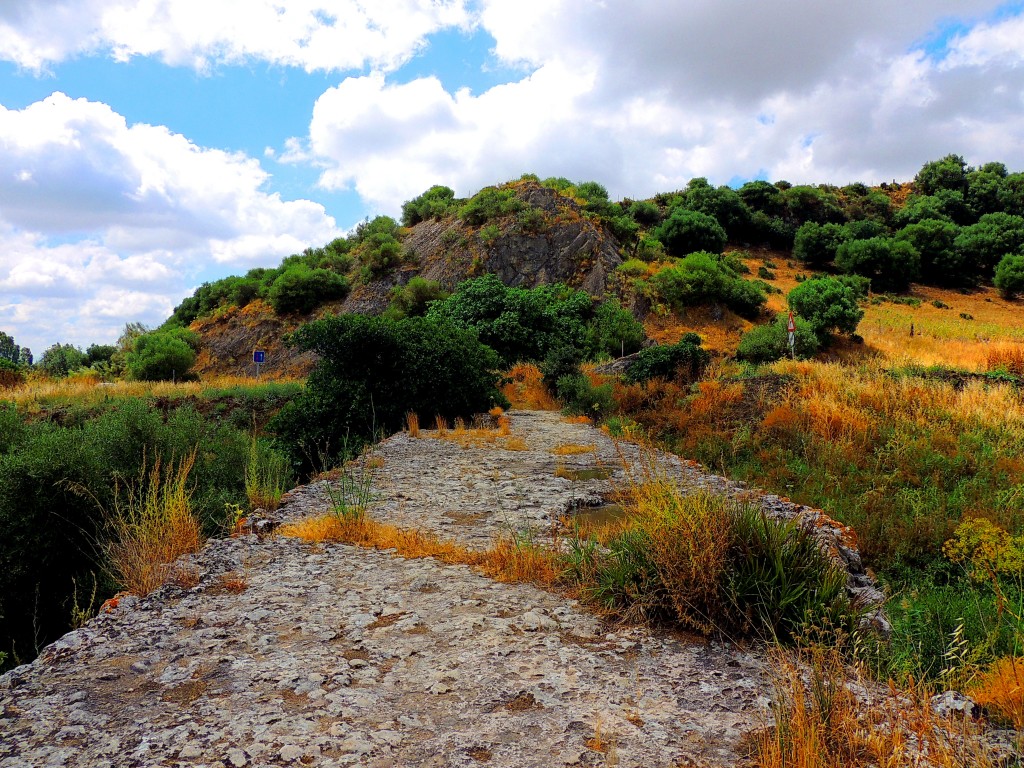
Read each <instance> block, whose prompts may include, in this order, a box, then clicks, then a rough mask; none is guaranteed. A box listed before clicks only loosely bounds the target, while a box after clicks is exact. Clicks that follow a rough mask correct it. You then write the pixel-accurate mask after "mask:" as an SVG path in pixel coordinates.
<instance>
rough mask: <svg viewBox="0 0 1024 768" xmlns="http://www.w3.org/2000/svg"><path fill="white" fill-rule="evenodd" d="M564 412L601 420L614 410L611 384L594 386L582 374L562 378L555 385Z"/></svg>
mask: <svg viewBox="0 0 1024 768" xmlns="http://www.w3.org/2000/svg"><path fill="white" fill-rule="evenodd" d="M556 389H557V391H558V399H559V400H561V401H562V403H563V405H564V409H563V410H564V411H565V412H566V413H568V414H570V415H575V416H589V417H590V418H592V419H594V420H595V421H596V420H600V419H603V418H604V417H605V416H607V415H608V414H609V413H611V412H612V411H613V410H614V409H615V398H614V397H613V396H612V385H611V384H600V385H598V386H594V385H593V384H591V383H590V379H588V378H587V377H586V376H584V375H583V374H582V373H579V374H575V375H569V376H562V378H560V379H559V380H558V383H557V385H556Z"/></svg>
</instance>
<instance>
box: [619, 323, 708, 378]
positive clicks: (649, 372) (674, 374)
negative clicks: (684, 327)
mask: <svg viewBox="0 0 1024 768" xmlns="http://www.w3.org/2000/svg"><path fill="white" fill-rule="evenodd" d="M709 362H711V355H710V354H709V353H708V351H707V350H706V349H703V348H702V347H701V339H700V336H698V335H697V334H696V333H686V334H683V338H681V339H680V340H679V341H678V342H677V343H675V344H657V345H655V346H653V347H647V348H646V349H642V350H640V352H639V353H638V354H637V356H636V360H634V361H633V363H632V365H630V366H629V368H628V369H627V370H626V373H625V375H624V376H623V378H624V379H625V380H626V381H629V382H634V383H635V382H638V381H647V380H648V379H654V378H663V379H679V380H682V381H696V380H697V379H698V378H700V376H701V374H702V373H703V372H704V369H705V368H707V365H708V363H709Z"/></svg>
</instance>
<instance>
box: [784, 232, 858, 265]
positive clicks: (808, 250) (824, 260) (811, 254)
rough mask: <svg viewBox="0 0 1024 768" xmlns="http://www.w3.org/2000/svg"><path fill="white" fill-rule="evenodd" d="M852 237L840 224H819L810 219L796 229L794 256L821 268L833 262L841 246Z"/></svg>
mask: <svg viewBox="0 0 1024 768" xmlns="http://www.w3.org/2000/svg"><path fill="white" fill-rule="evenodd" d="M850 239H851V237H850V233H849V232H848V231H847V230H846V228H845V227H843V226H841V225H839V224H817V223H816V222H813V221H808V222H807V223H805V224H802V225H801V226H800V229H798V230H797V231H796V238H795V239H794V241H793V257H794V258H796V259H799V260H800V261H802V262H804V263H805V264H809V265H811V266H813V267H815V268H817V269H820V268H822V267H824V266H825V265H826V264H830V263H832V261H833V260H834V259H835V257H836V251H838V250H839V246H840V245H842V244H843V243H845V242H847V241H848V240H850Z"/></svg>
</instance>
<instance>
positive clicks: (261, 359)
mask: <svg viewBox="0 0 1024 768" xmlns="http://www.w3.org/2000/svg"><path fill="white" fill-rule="evenodd" d="M252 361H253V362H254V363H265V362H266V361H267V353H266V352H264V351H263V350H262V349H257V350H255V351H254V352H253V353H252Z"/></svg>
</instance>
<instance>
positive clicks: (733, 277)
mask: <svg viewBox="0 0 1024 768" xmlns="http://www.w3.org/2000/svg"><path fill="white" fill-rule="evenodd" d="M650 282H651V284H652V285H653V286H654V288H655V290H656V291H657V293H658V295H659V296H660V297H661V298H662V300H663V301H665V302H666V303H667V304H668V305H669V306H671V307H672V308H673V309H676V310H678V309H680V308H682V307H688V306H694V305H697V304H706V303H709V302H716V301H718V302H722V303H723V304H725V305H726V306H728V307H729V308H730V309H732V310H733V311H734V312H736V313H737V314H739V315H742V316H744V317H756V316H757V315H758V314H759V313H760V311H761V307H763V306H764V304H765V302H766V300H767V299H766V298H765V295H764V292H763V291H762V290H761V289H760V288H759V287H758V286H756V285H754V284H753V283H751V282H748V281H746V280H744V279H743V278H741V277H740V276H739V275H738V274H737V272H736V270H735V269H733V268H732V267H731V266H730V265H729V263H728V261H727V260H723V259H721V258H719V257H717V256H715V255H714V254H711V253H691V254H690V255H689V256H687V257H685V258H683V259H681V260H680V261H679V263H678V264H676V265H675V266H672V267H666V268H664V269H662V270H660V271H659V272H657V273H656V274H655V275H654V276H653V277H651V279H650Z"/></svg>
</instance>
